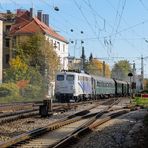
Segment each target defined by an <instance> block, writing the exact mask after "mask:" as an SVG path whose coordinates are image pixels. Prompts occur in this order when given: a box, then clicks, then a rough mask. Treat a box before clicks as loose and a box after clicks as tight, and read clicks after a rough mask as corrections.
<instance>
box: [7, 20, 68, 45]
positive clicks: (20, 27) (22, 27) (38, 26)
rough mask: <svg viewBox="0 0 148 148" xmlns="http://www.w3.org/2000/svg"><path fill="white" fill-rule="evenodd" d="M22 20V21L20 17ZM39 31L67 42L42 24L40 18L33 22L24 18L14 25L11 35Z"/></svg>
mask: <svg viewBox="0 0 148 148" xmlns="http://www.w3.org/2000/svg"><path fill="white" fill-rule="evenodd" d="M20 19H22V18H21V17H20ZM38 31H42V32H43V33H46V34H48V35H49V36H51V37H53V38H55V39H57V40H60V41H63V42H66V43H68V42H67V40H66V39H65V38H64V37H63V36H61V35H59V34H58V33H56V32H55V31H54V30H53V29H52V28H51V27H48V26H46V25H45V24H44V23H43V22H41V21H40V20H39V19H38V18H36V17H35V18H33V19H32V20H30V21H29V20H26V19H24V18H23V20H21V21H19V23H16V24H14V25H12V27H11V30H10V33H11V34H12V35H13V34H15V35H16V34H22V33H23V34H24V33H35V32H38Z"/></svg>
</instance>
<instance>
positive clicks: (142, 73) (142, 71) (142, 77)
mask: <svg viewBox="0 0 148 148" xmlns="http://www.w3.org/2000/svg"><path fill="white" fill-rule="evenodd" d="M143 81H144V66H143V55H142V56H141V90H143V89H144V87H143Z"/></svg>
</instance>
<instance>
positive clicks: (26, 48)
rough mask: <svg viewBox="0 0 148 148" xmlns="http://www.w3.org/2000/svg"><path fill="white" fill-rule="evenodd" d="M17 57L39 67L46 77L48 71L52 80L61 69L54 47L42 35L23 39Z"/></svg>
mask: <svg viewBox="0 0 148 148" xmlns="http://www.w3.org/2000/svg"><path fill="white" fill-rule="evenodd" d="M16 55H18V56H19V57H21V59H23V61H25V62H26V63H28V65H29V66H32V67H37V68H38V69H39V71H40V73H41V74H42V75H45V69H47V71H48V72H49V75H50V79H53V78H54V76H55V73H56V72H57V71H58V69H59V58H58V56H57V54H56V52H55V51H54V49H53V46H52V45H51V44H50V43H49V42H48V41H47V40H45V37H44V36H43V35H42V34H41V33H36V34H34V35H32V36H30V37H29V38H27V39H26V38H24V40H23V39H22V40H21V41H20V42H19V44H18V45H17V50H16Z"/></svg>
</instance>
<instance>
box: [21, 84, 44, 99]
mask: <svg viewBox="0 0 148 148" xmlns="http://www.w3.org/2000/svg"><path fill="white" fill-rule="evenodd" d="M23 91H24V92H23V97H26V98H32V99H34V98H35V99H37V98H41V97H42V95H43V94H42V92H43V91H42V87H41V86H37V85H31V84H29V85H28V86H27V87H26V88H24V90H23Z"/></svg>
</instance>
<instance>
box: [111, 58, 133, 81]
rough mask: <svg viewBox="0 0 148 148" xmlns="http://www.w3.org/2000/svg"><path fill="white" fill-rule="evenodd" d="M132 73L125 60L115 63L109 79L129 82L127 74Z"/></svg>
mask: <svg viewBox="0 0 148 148" xmlns="http://www.w3.org/2000/svg"><path fill="white" fill-rule="evenodd" d="M131 71H132V68H131V65H130V63H129V61H127V60H121V61H119V62H118V63H116V64H115V65H114V67H113V69H112V73H111V77H112V78H115V79H120V80H129V78H128V73H129V72H131Z"/></svg>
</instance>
